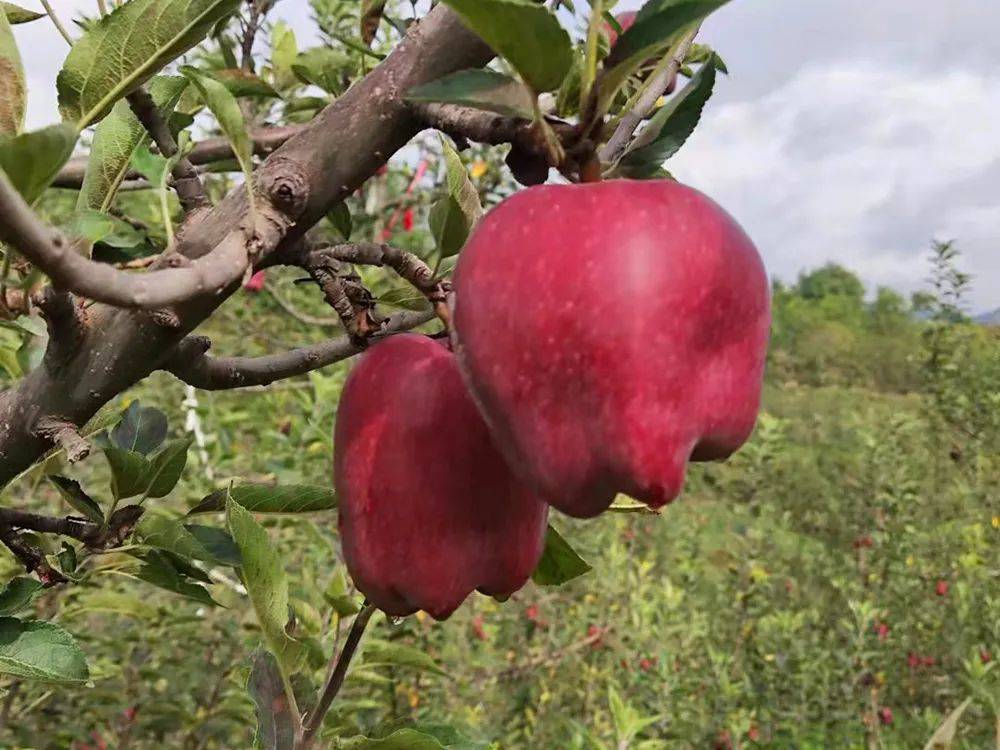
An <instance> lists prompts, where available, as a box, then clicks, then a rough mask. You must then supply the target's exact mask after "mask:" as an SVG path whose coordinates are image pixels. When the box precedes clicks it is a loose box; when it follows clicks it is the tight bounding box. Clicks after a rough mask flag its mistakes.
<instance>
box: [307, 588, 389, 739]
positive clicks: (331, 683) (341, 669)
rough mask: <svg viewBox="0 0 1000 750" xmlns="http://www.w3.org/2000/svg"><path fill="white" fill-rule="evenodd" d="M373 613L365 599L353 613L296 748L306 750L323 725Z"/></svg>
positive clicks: (372, 606) (370, 605) (373, 606)
mask: <svg viewBox="0 0 1000 750" xmlns="http://www.w3.org/2000/svg"><path fill="white" fill-rule="evenodd" d="M373 614H375V605H374V604H369V603H368V601H367V600H366V601H365V603H364V604H363V605H362V607H361V610H360V611H359V612H358V614H357V615H355V617H354V622H353V623H351V629H350V631H349V632H348V634H347V640H345V641H344V648H343V649H341V651H340V655H339V656H336V657H335V658H333V659H331V660H330V665H329V668H330V672H329V674H328V675H327V678H326V683H325V684H324V685H323V692H322V693H321V694H320V697H319V701H317V703H316V708H315V710H313V711H311V712H310V713H308V714H307V715H306V716H305V721H304V722H303V725H302V736H301V739H300V740H299V742H297V743H296V750H307V748H309V747H310V746H311V745H312V742H313V740H314V739H315V738H316V733H317V732H318V731H319V728H320V727H321V726H322V725H323V719H324V718H326V714H327V712H328V711H329V710H330V706H331V705H332V704H333V699H334V698H336V697H337V693H339V692H340V688H341V687H343V685H344V678H345V677H347V668H348V667H349V666H350V664H351V660H352V659H353V658H354V654H355V653H356V652H357V650H358V645H359V644H360V643H361V637H362V636H363V635H364V634H365V628H366V627H368V621H369V620H371V618H372V615H373Z"/></svg>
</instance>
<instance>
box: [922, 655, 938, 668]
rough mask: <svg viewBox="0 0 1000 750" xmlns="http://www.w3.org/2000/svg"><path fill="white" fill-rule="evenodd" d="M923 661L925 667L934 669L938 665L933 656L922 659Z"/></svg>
mask: <svg viewBox="0 0 1000 750" xmlns="http://www.w3.org/2000/svg"><path fill="white" fill-rule="evenodd" d="M922 661H923V663H924V666H925V667H933V666H934V665H935V664H937V659H935V658H934V657H933V656H925V657H924V658H923V659H922Z"/></svg>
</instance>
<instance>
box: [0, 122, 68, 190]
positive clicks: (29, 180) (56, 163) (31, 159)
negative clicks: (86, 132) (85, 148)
mask: <svg viewBox="0 0 1000 750" xmlns="http://www.w3.org/2000/svg"><path fill="white" fill-rule="evenodd" d="M77 137H78V133H77V132H76V128H74V127H73V126H72V125H66V124H63V125H50V126H49V127H47V128H42V129H41V130H33V131H32V132H30V133H21V134H20V135H15V136H0V169H3V171H4V172H6V173H7V177H9V178H10V181H11V182H12V183H13V184H14V187H16V188H17V190H18V192H20V193H21V197H22V198H24V200H25V201H26V202H28V203H34V202H35V201H36V200H37V199H38V196H40V195H41V194H42V191H44V190H45V188H47V187H48V186H49V185H50V184H52V180H54V179H55V177H56V175H57V174H58V173H59V170H60V169H62V166H63V164H65V163H66V162H67V161H68V160H69V157H70V156H72V155H73V147H74V146H76V139H77Z"/></svg>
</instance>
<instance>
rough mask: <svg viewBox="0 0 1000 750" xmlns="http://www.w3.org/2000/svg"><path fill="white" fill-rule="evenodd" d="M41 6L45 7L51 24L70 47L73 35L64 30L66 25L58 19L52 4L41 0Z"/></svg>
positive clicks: (47, 0)
mask: <svg viewBox="0 0 1000 750" xmlns="http://www.w3.org/2000/svg"><path fill="white" fill-rule="evenodd" d="M42 7H43V8H45V12H46V13H48V15H49V18H50V19H51V21H52V25H53V26H55V27H56V31H58V32H59V34H60V35H61V36H62V38H63V39H65V40H66V44H68V45H69V46H70V47H72V46H73V37H71V36H70V35H69V32H68V31H66V27H65V26H63V25H62V21H60V20H59V16H57V15H56V14H55V11H54V10H52V5H51V4H50V3H49V0H42Z"/></svg>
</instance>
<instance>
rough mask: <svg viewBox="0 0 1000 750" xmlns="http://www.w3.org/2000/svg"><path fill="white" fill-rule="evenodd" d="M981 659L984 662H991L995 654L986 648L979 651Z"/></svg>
mask: <svg viewBox="0 0 1000 750" xmlns="http://www.w3.org/2000/svg"><path fill="white" fill-rule="evenodd" d="M979 661H981V662H982V663H983V664H989V663H990V662H991V661H993V654H991V653H990V652H989V651H987V650H986V649H985V648H984V649H982V650H980V652H979Z"/></svg>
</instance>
